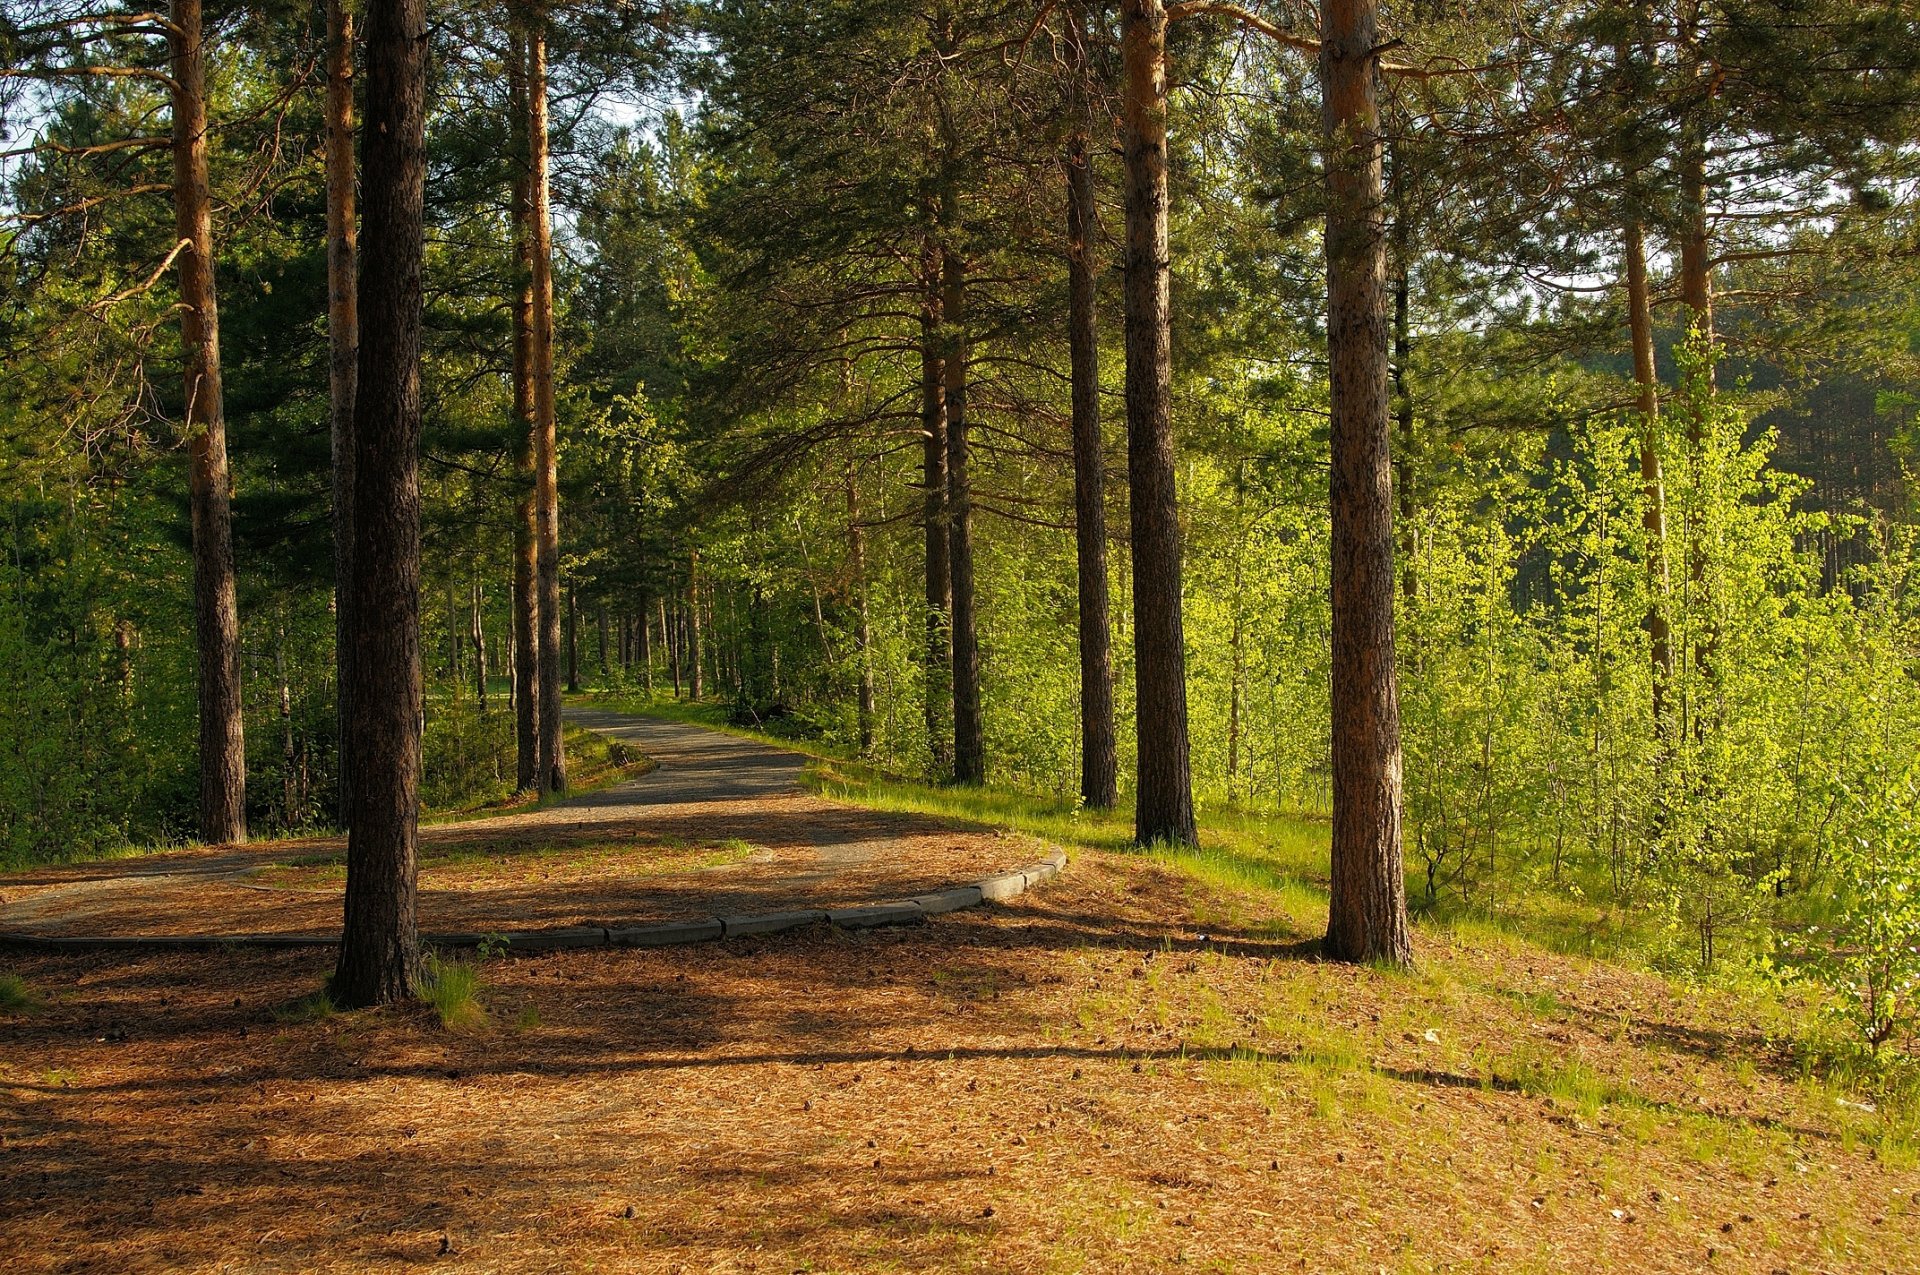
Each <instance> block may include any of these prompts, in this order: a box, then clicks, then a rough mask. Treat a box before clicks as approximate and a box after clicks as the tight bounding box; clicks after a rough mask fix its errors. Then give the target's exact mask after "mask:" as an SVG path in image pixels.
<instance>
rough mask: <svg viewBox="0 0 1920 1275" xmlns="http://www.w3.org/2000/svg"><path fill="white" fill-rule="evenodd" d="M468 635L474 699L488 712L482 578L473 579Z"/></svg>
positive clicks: (483, 711)
mask: <svg viewBox="0 0 1920 1275" xmlns="http://www.w3.org/2000/svg"><path fill="white" fill-rule="evenodd" d="M468 602H469V607H468V616H467V618H468V634H469V636H470V637H471V638H472V639H473V698H474V702H475V703H477V704H478V705H479V706H480V711H481V712H482V713H485V712H486V711H487V629H486V622H485V620H484V619H483V618H482V609H483V603H484V602H485V597H484V595H483V594H482V593H481V591H480V577H479V576H475V577H474V578H473V585H472V588H471V591H470V593H469V597H468Z"/></svg>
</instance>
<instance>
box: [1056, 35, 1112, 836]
mask: <svg viewBox="0 0 1920 1275" xmlns="http://www.w3.org/2000/svg"><path fill="white" fill-rule="evenodd" d="M1075 38H1076V41H1077V39H1078V32H1076V33H1075ZM1075 47H1076V50H1077V48H1078V45H1077V43H1076V45H1075ZM1078 60H1079V59H1078V58H1077V56H1076V62H1077V61H1078ZM1066 169H1067V352H1068V358H1069V361H1070V363H1071V365H1072V375H1073V511H1074V556H1075V566H1076V569H1077V571H1078V586H1079V587H1078V597H1079V603H1080V616H1079V624H1080V798H1081V800H1082V801H1084V802H1085V803H1086V804H1087V805H1088V806H1090V807H1092V808H1093V809H1095V810H1110V809H1112V808H1113V806H1114V804H1115V803H1116V802H1117V801H1118V800H1119V797H1120V792H1119V769H1120V763H1119V750H1118V745H1117V744H1116V743H1115V739H1114V723H1113V630H1112V627H1111V624H1110V622H1109V619H1108V609H1109V601H1108V592H1107V590H1108V585H1107V492H1106V482H1107V480H1106V463H1107V462H1106V446H1105V442H1104V440H1103V439H1102V438H1101V436H1100V335H1099V322H1100V319H1099V312H1098V293H1097V290H1096V285H1095V280H1096V279H1097V278H1098V274H1097V271H1096V270H1095V266H1094V260H1093V246H1092V240H1093V236H1094V235H1095V234H1096V233H1098V231H1097V226H1098V218H1099V211H1098V206H1097V204H1096V203H1095V200H1094V191H1093V165H1092V162H1091V160H1090V158H1089V157H1088V155H1087V135H1086V133H1084V132H1081V131H1076V132H1075V133H1074V134H1073V136H1072V138H1071V139H1069V141H1068V143H1067V159H1066Z"/></svg>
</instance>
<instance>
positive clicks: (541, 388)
mask: <svg viewBox="0 0 1920 1275" xmlns="http://www.w3.org/2000/svg"><path fill="white" fill-rule="evenodd" d="M527 17H528V25H529V30H528V31H527V146H528V154H529V160H528V173H527V181H528V187H529V194H530V195H531V204H532V208H531V209H530V212H531V214H532V216H531V219H530V220H531V224H532V230H533V343H532V345H533V348H532V356H533V423H534V430H533V526H534V579H535V582H536V588H537V591H538V594H539V598H540V603H539V607H538V615H539V621H540V624H539V630H540V646H539V650H540V695H539V717H540V791H541V792H543V793H555V792H565V791H566V788H567V758H566V750H565V747H564V744H563V742H562V741H563V738H564V736H563V734H562V729H561V725H562V720H561V719H562V709H561V700H560V466H559V437H558V432H557V427H556V423H555V417H554V387H553V215H552V191H551V187H550V185H549V182H548V176H547V168H548V163H547V148H548V129H547V13H546V9H545V8H544V7H543V6H542V5H541V4H539V3H537V2H536V3H533V4H531V5H529V9H528V14H527Z"/></svg>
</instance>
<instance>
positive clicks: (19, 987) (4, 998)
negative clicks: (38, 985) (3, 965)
mask: <svg viewBox="0 0 1920 1275" xmlns="http://www.w3.org/2000/svg"><path fill="white" fill-rule="evenodd" d="M39 1004H40V995H39V993H38V992H35V991H34V990H33V985H32V984H30V983H28V982H27V980H26V979H24V978H21V977H20V976H19V975H18V974H0V1014H24V1013H26V1012H27V1011H28V1010H30V1009H34V1008H37V1007H38V1006H39Z"/></svg>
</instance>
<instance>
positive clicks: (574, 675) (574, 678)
mask: <svg viewBox="0 0 1920 1275" xmlns="http://www.w3.org/2000/svg"><path fill="white" fill-rule="evenodd" d="M579 690H580V596H579V594H578V593H576V592H575V591H574V587H573V586H572V585H568V586H567V691H568V693H569V694H577V693H578V692H579Z"/></svg>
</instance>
